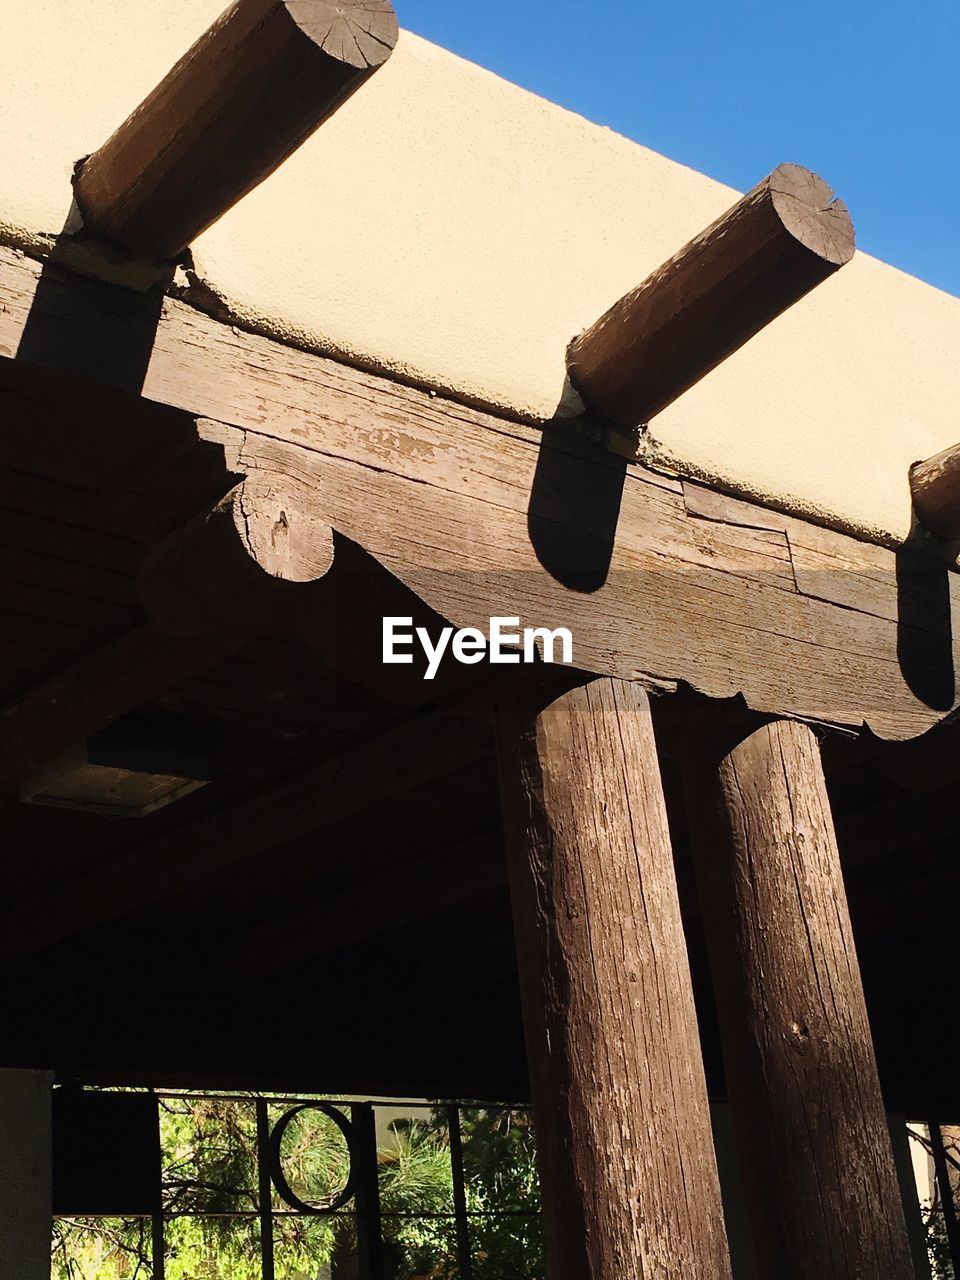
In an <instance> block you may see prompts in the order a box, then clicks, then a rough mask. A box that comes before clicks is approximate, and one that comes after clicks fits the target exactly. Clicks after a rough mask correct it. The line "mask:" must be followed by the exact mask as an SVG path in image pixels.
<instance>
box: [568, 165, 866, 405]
mask: <svg viewBox="0 0 960 1280" xmlns="http://www.w3.org/2000/svg"><path fill="white" fill-rule="evenodd" d="M853 251H854V234H853V223H852V222H851V220H850V214H849V213H848V212H847V207H846V205H845V204H844V203H843V201H842V200H840V199H839V198H838V197H837V196H835V195H834V193H833V192H832V191H831V189H830V188H829V187H828V186H827V184H826V183H825V182H824V181H823V180H822V179H821V178H818V177H817V175H816V174H814V173H811V172H810V171H809V169H804V168H802V167H801V166H800V165H796V164H782V165H780V166H779V167H778V168H776V169H774V171H773V173H771V174H770V175H769V176H768V177H766V178H764V180H763V181H762V182H761V183H760V184H759V185H758V186H756V187H754V189H753V190H752V191H750V192H748V193H747V195H745V196H744V197H743V198H742V199H741V200H739V201H738V202H737V203H736V204H735V205H734V206H733V208H732V209H729V210H728V211H727V212H726V213H725V214H724V215H723V217H721V218H718V219H717V221H716V222H714V223H713V225H712V226H709V227H707V229H706V230H705V231H703V232H701V234H700V235H699V236H697V237H696V239H694V240H691V241H690V243H689V244H687V245H685V246H684V247H683V248H682V249H681V250H680V252H679V253H676V254H674V256H673V257H672V258H671V259H670V260H669V262H665V263H664V264H663V266H662V267H659V268H658V269H657V270H656V271H654V272H653V274H652V275H649V276H648V277H647V278H646V280H644V282H643V284H641V285H639V286H638V287H637V288H636V289H634V290H633V291H632V292H631V293H628V294H627V295H626V296H625V297H623V298H621V299H620V301H619V302H617V303H615V304H614V306H612V307H611V308H610V310H609V311H608V312H607V313H606V314H605V315H603V316H601V317H600V319H599V320H598V321H597V322H596V324H593V325H591V327H590V328H589V329H587V330H585V331H584V332H583V333H582V334H581V335H580V336H579V338H576V339H574V341H573V342H572V343H571V345H570V348H569V351H568V353H567V365H568V369H569V373H570V380H571V382H572V383H573V385H574V387H576V389H577V391H579V392H580V395H581V396H582V397H583V399H584V401H585V403H586V405H587V407H588V409H590V410H591V411H593V412H594V413H596V414H598V415H600V416H602V417H603V418H605V419H606V420H608V421H609V422H612V423H615V424H618V425H620V426H626V427H633V426H637V425H638V424H639V423H643V422H647V421H648V420H649V419H650V418H652V417H653V415H654V414H655V413H658V412H659V411H660V410H661V409H663V408H665V407H666V406H667V405H668V404H670V403H671V401H673V400H676V398H677V397H678V396H679V395H681V394H682V393H683V392H684V391H686V390H687V388H688V387H691V386H693V384H694V383H695V382H698V381H699V379H700V378H702V377H703V375H704V374H705V373H709V372H710V370H711V369H713V368H715V367H716V366H717V365H718V364H719V363H720V362H721V361H722V360H723V359H725V358H726V357H727V356H728V355H730V354H731V352H733V351H736V350H737V348H738V347H742V346H743V344H744V343H745V342H746V341H747V340H748V339H750V338H752V337H753V335H754V334H755V333H758V332H759V331H760V330H761V329H762V328H763V327H764V326H765V325H767V324H769V323H770V321H771V320H774V319H775V318H776V317H777V316H778V315H780V314H781V312H783V311H785V310H786V309H787V308H788V307H790V306H792V305H793V303H794V302H796V301H797V300H798V299H799V298H802V297H803V296H804V294H806V293H809V291H810V290H811V289H812V288H814V286H815V285H818V284H819V283H820V282H821V281H822V280H825V279H826V278H827V276H829V275H832V274H833V272H834V271H836V270H837V269H838V268H839V267H842V266H843V264H844V263H845V262H849V261H850V259H851V258H852V257H853Z"/></svg>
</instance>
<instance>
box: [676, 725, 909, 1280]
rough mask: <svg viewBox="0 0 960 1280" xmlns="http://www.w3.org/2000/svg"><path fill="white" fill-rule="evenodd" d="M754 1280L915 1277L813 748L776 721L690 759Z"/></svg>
mask: <svg viewBox="0 0 960 1280" xmlns="http://www.w3.org/2000/svg"><path fill="white" fill-rule="evenodd" d="M686 785H687V790H688V796H687V799H688V813H689V819H690V825H691V831H692V835H693V848H694V860H695V863H696V869H697V879H698V885H699V890H700V906H701V911H702V915H703V921H704V928H705V931H706V936H707V945H708V949H709V956H710V965H711V972H712V976H713V982H714V988H715V992H716V999H717V1008H718V1013H719V1017H720V1028H721V1036H722V1043H723V1058H724V1067H725V1071H726V1077H727V1090H728V1093H729V1096H730V1101H731V1104H732V1106H733V1113H734V1124H735V1127H736V1134H737V1147H738V1151H739V1155H740V1159H741V1163H742V1176H743V1183H744V1189H745V1195H746V1199H747V1204H748V1208H749V1210H750V1217H751V1227H752V1232H753V1236H754V1245H755V1250H756V1253H757V1261H758V1265H759V1276H760V1277H761V1280H773V1278H774V1277H776V1278H777V1280H783V1278H784V1277H789V1280H866V1278H867V1277H874V1276H876V1277H880V1276H882V1277H883V1278H884V1280H912V1277H913V1267H912V1263H911V1259H910V1248H909V1243H908V1239H907V1233H906V1227H905V1224H904V1216H903V1206H902V1203H901V1200H900V1193H899V1189H898V1185H897V1175H896V1168H895V1165H894V1160H893V1154H892V1151H891V1146H890V1135H889V1132H888V1130H887V1122H886V1116H885V1114H884V1108H883V1101H882V1098H881V1095H880V1083H879V1079H878V1076H877V1067H876V1061H875V1058H874V1051H873V1041H872V1039H871V1035H870V1026H869V1023H868V1021H867V1011H866V1005H865V1003H864V997H863V989H862V986H861V981H860V971H859V967H858V964H857V956H856V951H855V948H854V941H853V933H852V929H851V925H850V916H849V913H848V910H847V901H846V896H845V893H844V888H843V878H842V874H841V869H840V858H839V854H838V851H837V842H836V837H835V835H834V830H833V822H832V819H831V815H830V806H829V801H828V799H827V792H826V786H825V783H824V777H823V770H822V768H821V764H820V752H819V747H818V744H817V741H816V739H815V737H814V735H813V733H812V732H811V730H810V729H809V728H808V727H807V726H806V725H802V724H797V723H793V722H789V721H781V722H777V723H774V724H769V725H765V726H763V727H762V728H759V729H756V730H755V731H754V732H752V733H749V734H748V735H747V736H744V737H742V738H741V739H739V740H738V741H737V742H736V745H734V746H733V747H732V749H730V750H725V749H723V748H720V749H718V750H717V751H716V752H715V753H714V755H713V757H707V758H704V759H699V760H696V761H688V766H687V779H686Z"/></svg>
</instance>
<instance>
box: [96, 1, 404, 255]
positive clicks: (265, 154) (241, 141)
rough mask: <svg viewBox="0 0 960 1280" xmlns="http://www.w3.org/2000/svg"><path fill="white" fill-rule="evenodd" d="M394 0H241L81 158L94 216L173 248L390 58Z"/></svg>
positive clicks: (119, 236) (168, 251) (171, 251)
mask: <svg viewBox="0 0 960 1280" xmlns="http://www.w3.org/2000/svg"><path fill="white" fill-rule="evenodd" d="M396 42H397V19H396V16H395V14H394V12H393V8H392V7H391V5H390V0H336V2H335V3H334V0H236V2H235V3H234V4H232V5H231V6H230V7H229V8H228V9H227V11H226V12H225V13H224V14H222V15H221V17H219V18H218V19H217V21H216V22H215V23H214V24H213V26H212V27H210V28H209V29H208V30H207V31H206V32H204V34H203V35H202V36H201V37H200V39H199V40H197V42H196V44H194V45H193V47H192V48H191V49H189V50H188V52H187V53H185V54H184V55H183V57H182V58H181V59H180V61H179V62H178V63H177V64H176V66H175V67H174V68H173V70H172V71H170V73H169V74H168V75H167V76H166V77H165V78H164V79H163V80H162V81H161V82H160V84H159V85H158V86H157V87H156V88H155V89H154V90H153V92H152V93H151V94H150V95H149V96H148V97H147V98H145V99H144V101H143V102H142V103H141V104H140V106H139V107H137V109H136V111H134V112H133V114H132V115H131V116H129V117H128V118H127V119H126V120H125V121H124V123H123V124H122V125H121V126H120V127H119V129H117V131H116V132H115V133H114V134H113V135H112V136H111V137H110V138H108V140H107V141H106V142H105V143H104V144H103V146H102V147H100V149H99V150H98V151H95V152H94V153H93V155H92V156H90V157H89V158H88V159H87V160H86V161H84V163H83V165H82V166H81V168H80V171H79V173H78V174H77V177H76V179H75V183H74V187H75V193H76V199H77V204H78V206H79V208H80V212H81V214H82V215H83V222H84V226H85V227H86V228H87V229H88V230H90V231H92V232H94V233H95V234H96V235H99V236H102V237H103V238H105V239H107V240H111V241H113V242H115V243H116V244H119V245H121V246H122V247H123V248H125V249H129V250H131V251H132V252H134V253H139V254H143V255H144V256H146V257H149V258H153V259H160V260H163V259H171V258H175V257H176V256H177V255H178V254H179V253H181V252H182V250H183V249H184V248H186V246H187V245H188V244H189V243H190V242H191V240H193V239H194V237H195V236H197V235H198V234H199V233H200V232H201V231H202V230H203V229H204V228H205V227H208V226H209V225H210V223H211V222H215V221H216V219H217V218H219V217H220V215H221V214H223V213H225V212H226V210H227V209H229V208H230V206H231V205H234V204H236V202H237V201H238V200H239V199H241V197H242V196H244V195H246V194H247V192H248V191H250V190H251V189H252V188H253V187H255V186H256V185H257V184H258V183H259V182H262V181H263V179H264V178H265V177H267V175H268V174H270V173H272V172H273V171H274V169H276V168H277V166H278V165H280V164H282V163H283V161H284V160H286V158H287V157H288V156H289V155H290V154H291V152H293V151H295V150H296V149H297V147H299V146H300V144H301V143H302V142H303V141H304V140H305V139H306V138H307V137H309V135H310V134H311V133H312V132H313V131H314V129H316V128H317V126H318V125H320V124H321V123H322V122H323V121H324V120H326V119H327V117H328V116H330V115H332V114H333V112H334V111H336V109H337V108H338V107H339V106H340V105H341V104H342V103H343V102H344V101H345V100H346V99H347V98H348V97H349V96H350V95H351V94H352V93H353V92H354V91H355V90H356V89H357V88H359V86H360V85H361V84H363V82H364V81H365V80H366V79H367V78H368V77H369V76H370V75H372V74H373V72H374V71H375V70H376V69H377V68H378V67H379V66H381V65H382V64H383V63H384V62H386V60H387V58H389V56H390V54H391V53H392V52H393V47H394V45H395V44H396Z"/></svg>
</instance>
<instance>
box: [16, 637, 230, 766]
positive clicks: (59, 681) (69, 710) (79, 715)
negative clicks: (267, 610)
mask: <svg viewBox="0 0 960 1280" xmlns="http://www.w3.org/2000/svg"><path fill="white" fill-rule="evenodd" d="M252 638H253V637H252V633H251V632H249V631H241V630H239V629H235V630H234V631H233V632H231V633H220V634H218V635H215V636H204V637H197V638H194V639H191V640H178V639H176V638H174V637H173V636H171V635H169V634H168V633H167V632H165V631H163V630H162V629H161V628H160V627H158V626H156V625H154V624H153V623H152V622H146V623H143V624H142V625H140V626H138V627H134V628H132V629H131V630H129V631H124V632H122V633H121V634H120V635H118V636H115V637H114V638H113V639H111V640H108V641H107V642H106V644H104V645H101V646H100V648H98V649H95V650H94V651H93V653H90V654H87V655H86V656H85V657H82V658H79V659H78V660H77V661H76V662H73V663H71V664H70V665H69V666H67V667H66V668H65V669H64V670H63V671H60V672H58V673H57V674H56V675H54V676H51V677H50V678H49V679H47V680H42V681H41V682H40V683H39V684H37V685H35V686H34V687H33V688H32V689H29V690H28V691H27V692H26V693H25V694H23V695H22V697H20V698H18V699H17V700H16V701H15V702H13V703H11V704H10V705H8V706H6V707H4V708H3V709H2V711H0V782H9V781H11V780H13V779H17V778H20V779H22V778H25V777H27V776H28V775H29V774H31V773H32V772H33V771H34V770H35V769H38V768H39V767H40V766H41V765H43V764H45V763H46V761H48V760H50V759H52V758H53V757H54V756H57V755H59V754H60V753H61V752H62V751H64V750H65V749H66V748H68V747H70V746H71V745H73V744H74V743H76V742H82V741H84V740H85V739H86V738H88V737H89V736H90V735H91V734H92V733H95V732H96V731H97V730H98V729H102V728H103V726H104V725H106V724H109V722H110V721H111V720H114V719H116V717H117V716H120V715H123V714H124V713H125V712H127V711H132V710H133V709H135V708H136V707H139V706H140V705H141V704H142V703H144V702H146V701H147V700H148V699H150V698H152V697H155V696H156V695H157V694H159V693H163V692H165V691H166V690H168V689H172V688H173V687H174V686H175V685H178V684H180V683H181V681H183V680H187V679H189V678H190V677H191V676H195V675H198V674H199V673H200V672H201V671H205V670H207V668H209V667H212V666H214V665H215V664H216V663H217V662H219V661H220V659H221V658H225V657H227V656H228V655H229V654H231V653H233V652H235V651H236V650H237V649H239V648H241V647H242V646H243V645H244V644H246V643H248V642H249V641H250V640H251V639H252Z"/></svg>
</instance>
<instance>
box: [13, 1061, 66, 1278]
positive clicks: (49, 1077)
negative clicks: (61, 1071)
mask: <svg viewBox="0 0 960 1280" xmlns="http://www.w3.org/2000/svg"><path fill="white" fill-rule="evenodd" d="M52 1088H53V1074H52V1072H48V1071H11V1070H2V1069H0V1277H3V1280H50V1243H51V1231H52V1219H51V1212H50V1162H51V1154H50V1094H51V1090H52Z"/></svg>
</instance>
